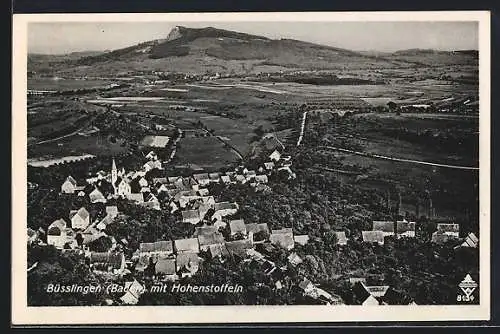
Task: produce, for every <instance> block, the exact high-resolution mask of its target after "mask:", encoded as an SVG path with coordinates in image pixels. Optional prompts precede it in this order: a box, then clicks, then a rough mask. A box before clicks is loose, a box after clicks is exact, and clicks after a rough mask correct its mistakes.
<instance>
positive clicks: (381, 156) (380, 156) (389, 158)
mask: <svg viewBox="0 0 500 334" xmlns="http://www.w3.org/2000/svg"><path fill="white" fill-rule="evenodd" d="M321 147H322V148H327V149H330V150H336V151H340V152H346V153H352V154H356V155H361V156H364V157H369V158H376V159H384V160H391V161H399V162H409V163H414V164H419V165H427V166H434V167H443V168H453V169H465V170H479V167H469V166H457V165H448V164H439V163H436V162H427V161H419V160H411V159H402V158H394V157H388V156H385V155H379V154H371V153H365V152H358V151H353V150H348V149H345V148H339V147H333V146H321Z"/></svg>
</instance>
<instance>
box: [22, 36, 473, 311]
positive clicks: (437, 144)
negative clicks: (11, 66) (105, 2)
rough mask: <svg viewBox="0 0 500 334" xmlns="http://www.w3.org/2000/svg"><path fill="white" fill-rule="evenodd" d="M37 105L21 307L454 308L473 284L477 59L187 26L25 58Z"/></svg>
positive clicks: (31, 119)
mask: <svg viewBox="0 0 500 334" xmlns="http://www.w3.org/2000/svg"><path fill="white" fill-rule="evenodd" d="M27 98H28V105H27V118H28V138H27V141H28V161H27V164H28V180H27V182H28V219H27V234H28V245H27V247H28V268H29V269H28V282H27V283H28V300H27V303H28V305H30V306H72V305H102V306H105V305H113V306H121V305H329V306H332V307H334V306H335V305H363V306H368V305H455V304H457V303H458V301H457V293H459V290H458V284H459V283H460V282H461V281H462V280H463V279H464V277H465V275H468V274H470V276H471V277H472V279H474V280H475V281H478V277H479V249H478V245H479V236H480V234H479V232H480V231H479V73H478V51H477V50H453V51H440V50H424V49H410V50H401V51H396V52H385V53H381V54H378V55H376V56H375V55H373V54H370V53H369V52H358V51H352V50H347V49H342V48H337V47H332V46H326V45H320V44H315V43H311V42H307V41H299V40H295V39H287V38H282V39H271V38H268V37H264V36H257V35H252V34H247V33H244V32H237V31H230V30H223V29H218V28H214V27H205V28H190V27H185V26H176V27H175V28H173V29H172V30H171V31H170V32H168V31H167V32H166V33H165V38H163V39H160V40H151V41H148V42H142V43H139V44H137V45H130V46H129V47H126V48H122V49H116V50H112V51H102V52H89V53H85V54H81V55H77V54H67V55H41V54H30V55H29V57H28V92H27ZM55 281H57V282H60V284H61V285H71V284H77V285H78V284H80V285H85V284H87V285H88V284H94V285H102V286H104V285H106V284H108V283H109V282H112V283H117V284H118V283H119V284H123V285H125V286H127V287H128V288H129V289H127V291H115V292H112V293H109V292H100V293H94V294H87V295H85V296H84V295H82V294H78V293H69V294H51V293H48V292H47V286H48V284H50V283H51V282H55ZM167 283H168V284H181V285H188V284H190V285H192V286H202V285H203V286H207V285H208V286H210V285H211V284H213V285H214V286H220V285H224V284H229V285H231V286H242V287H243V289H241V290H238V291H237V292H236V293H232V294H229V293H227V294H221V293H213V292H204V293H201V294H197V293H190V292H186V293H179V292H175V291H171V290H168V291H166V292H164V293H154V292H151V291H153V290H154V289H152V288H154V287H156V286H159V285H162V284H167ZM473 296H474V299H473V301H472V304H478V303H479V296H478V294H477V291H476V292H474V294H473Z"/></svg>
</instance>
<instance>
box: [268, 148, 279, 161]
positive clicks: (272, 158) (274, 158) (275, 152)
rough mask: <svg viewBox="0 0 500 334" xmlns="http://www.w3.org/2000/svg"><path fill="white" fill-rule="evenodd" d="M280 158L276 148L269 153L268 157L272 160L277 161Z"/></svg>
mask: <svg viewBox="0 0 500 334" xmlns="http://www.w3.org/2000/svg"><path fill="white" fill-rule="evenodd" d="M280 158H281V153H280V152H278V150H274V151H273V153H271V154H270V155H269V159H271V160H272V161H279V160H280Z"/></svg>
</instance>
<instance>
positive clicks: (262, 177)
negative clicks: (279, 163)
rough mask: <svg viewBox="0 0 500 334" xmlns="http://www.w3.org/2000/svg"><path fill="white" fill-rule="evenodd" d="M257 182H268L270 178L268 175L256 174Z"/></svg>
mask: <svg viewBox="0 0 500 334" xmlns="http://www.w3.org/2000/svg"><path fill="white" fill-rule="evenodd" d="M255 182H257V183H268V182H269V180H268V178H267V175H256V176H255Z"/></svg>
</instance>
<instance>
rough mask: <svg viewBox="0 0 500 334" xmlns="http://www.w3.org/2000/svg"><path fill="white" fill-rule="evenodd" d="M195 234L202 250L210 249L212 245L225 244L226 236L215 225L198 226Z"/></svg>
mask: <svg viewBox="0 0 500 334" xmlns="http://www.w3.org/2000/svg"><path fill="white" fill-rule="evenodd" d="M195 235H196V236H197V238H198V243H199V245H200V250H201V251H208V250H209V249H210V246H212V245H218V244H222V245H223V244H224V236H223V235H222V234H221V233H220V232H219V231H218V229H217V228H216V227H215V226H203V227H197V228H196V232H195Z"/></svg>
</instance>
